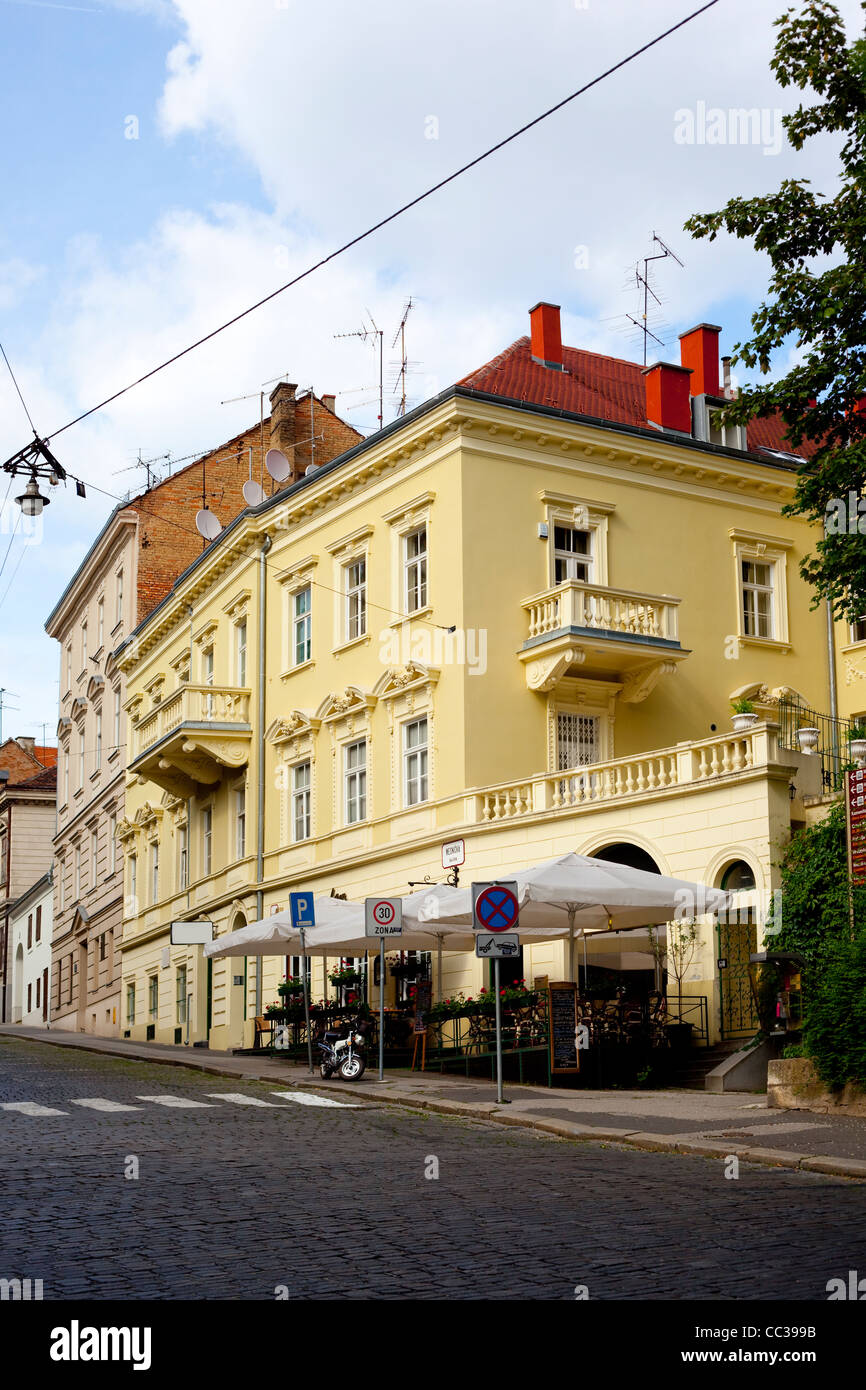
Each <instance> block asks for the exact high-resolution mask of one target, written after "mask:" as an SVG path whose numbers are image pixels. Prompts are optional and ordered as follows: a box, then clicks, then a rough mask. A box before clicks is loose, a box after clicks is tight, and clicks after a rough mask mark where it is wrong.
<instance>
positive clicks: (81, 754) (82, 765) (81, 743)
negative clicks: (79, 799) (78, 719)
mask: <svg viewBox="0 0 866 1390" xmlns="http://www.w3.org/2000/svg"><path fill="white" fill-rule="evenodd" d="M84 755H85V748H84V725H83V724H82V726H81V728H80V729H79V730H78V790H79V791H81V788H82V787H83V786H84V773H85V756H84Z"/></svg>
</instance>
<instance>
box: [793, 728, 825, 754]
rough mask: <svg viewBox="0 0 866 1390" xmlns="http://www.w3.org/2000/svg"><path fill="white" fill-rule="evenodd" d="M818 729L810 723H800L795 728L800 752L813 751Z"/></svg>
mask: <svg viewBox="0 0 866 1390" xmlns="http://www.w3.org/2000/svg"><path fill="white" fill-rule="evenodd" d="M819 737H820V735H819V731H818V730H817V729H816V728H814V727H813V726H812V725H811V724H801V725H800V727H799V729H798V730H797V742H798V743H799V745H800V752H801V753H814V752H815V749H816V748H817V747H818V738H819Z"/></svg>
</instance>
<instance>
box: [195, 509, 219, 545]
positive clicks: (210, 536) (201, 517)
mask: <svg viewBox="0 0 866 1390" xmlns="http://www.w3.org/2000/svg"><path fill="white" fill-rule="evenodd" d="M195 529H196V530H197V531H198V533H199V535H200V536H204V538H205V540H206V541H215V540H216V538H217V536H218V535H219V533H220V531H221V530H222V529H223V528H222V526H221V525H220V523H219V518H218V517H216V516H214V514H213V512H212V511H211V510H210V508H209V507H202V508H201V509H200V511H197V512H196V514H195Z"/></svg>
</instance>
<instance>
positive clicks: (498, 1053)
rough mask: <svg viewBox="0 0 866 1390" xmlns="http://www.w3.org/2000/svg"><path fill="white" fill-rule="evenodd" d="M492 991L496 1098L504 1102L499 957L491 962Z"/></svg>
mask: <svg viewBox="0 0 866 1390" xmlns="http://www.w3.org/2000/svg"><path fill="white" fill-rule="evenodd" d="M493 991H494V993H495V995H496V1100H497V1103H498V1104H499V1105H504V1104H505V1097H504V1096H503V1094H502V1001H501V1000H500V998H499V957H498V956H497V957H496V959H495V960H494V962H493Z"/></svg>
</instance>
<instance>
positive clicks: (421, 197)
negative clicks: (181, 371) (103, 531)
mask: <svg viewBox="0 0 866 1390" xmlns="http://www.w3.org/2000/svg"><path fill="white" fill-rule="evenodd" d="M718 3H719V0H706V3H705V4H703V5H701V6H700V7H699V8H698V9H696V10H693V11H692V12H691V14H688V15H686V16H685V17H684V18H683V19H680V20H678V21H677V23H676V24H671V25H670V26H669V27H668V28H667V29H665V30H664V31H663V32H662V33H660V34H657V35H656V36H655V38H653V39H650V40H648V42H647V43H645V44H642V45H641V46H640V48H636V49H635V50H634V51H633V52H632V53H629V54H628V55H627V56H626V57H625V58H621V59H620V60H619V62H618V63H614V64H613V66H612V67H609V68H606V69H605V71H604V72H602V73H599V74H598V76H597V77H593V78H592V79H591V81H589V82H585V83H584V84H583V86H582V87H578V88H577V90H576V91H574V92H571V93H570V94H569V95H568V96H566V97H563V98H562V100H561V101H558V102H556V103H555V104H554V105H553V106H549V107H548V108H547V110H546V111H542V112H541V114H540V115H538V116H535V117H534V118H533V119H532V120H531V121H527V122H526V123H525V124H524V125H522V126H520V127H519V128H518V129H517V130H514V131H512V133H511V134H510V135H506V136H505V137H504V139H502V140H498V141H497V142H496V144H495V145H491V146H490V147H489V149H486V150H484V151H482V153H481V154H479V155H476V156H475V158H474V159H470V160H469V161H468V162H467V163H466V164H463V165H461V167H460V168H459V169H455V170H454V171H453V173H451V174H448V175H447V176H446V177H445V178H443V179H440V180H439V181H438V182H437V183H434V184H432V185H431V186H430V187H429V188H428V189H426V190H425V191H424V192H423V193H419V194H418V195H417V196H416V197H415V198H411V199H410V200H409V202H407V203H403V205H402V206H401V207H399V208H397V209H396V210H395V211H394V212H391V213H389V214H388V216H387V217H382V218H380V219H379V221H378V222H374V223H373V225H372V226H371V227H368V228H367V230H366V231H364V232H359V233H358V235H357V236H354V237H352V238H351V239H350V240H349V241H346V242H344V243H343V245H342V246H338V247H337V249H336V250H334V251H331V252H329V254H328V255H327V256H322V258H321V259H320V260H318V261H316V262H315V263H314V264H313V265H311V266H308V267H307V269H306V270H303V271H301V273H300V274H299V275H296V276H294V277H293V279H291V280H287V281H286V283H285V284H284V285H279V286H278V287H277V289H275V290H271V292H270V294H266V295H265V296H264V298H262V299H259V300H257V301H256V302H255V304H250V305H249V306H248V307H247V308H246V309H242V310H241V312H240V313H238V314H235V315H234V316H233V317H232V318H230V319H227V320H226V322H225V323H222V324H220V325H219V327H218V328H214V329H212V330H211V332H210V333H205V334H204V336H203V337H201V338H197V339H196V341H195V342H193V343H190V344H189V345H188V346H187V347H185V348H182V349H181V350H180V351H179V352H176V353H174V354H173V355H172V356H171V357H167V358H166V359H165V361H164V362H160V363H159V365H158V366H156V367H152V368H151V369H150V371H148V372H145V373H144V375H143V376H140V377H138V378H137V379H136V380H135V381H131V382H130V383H129V384H128V385H127V386H123V387H121V389H120V390H119V391H114V392H113V393H112V394H111V395H110V396H106V397H105V399H104V400H102V401H100V402H99V403H98V404H97V405H93V406H91V407H90V408H89V410H84V411H82V412H81V414H80V415H76V416H75V417H74V419H72V420H68V421H67V422H66V424H65V425H61V426H60V427H59V428H58V429H56V430H53V431H52V433H51V434H49V435H46V437H45V439H46V442H47V441H48V440H52V439H56V438H57V436H58V435H60V434H63V433H64V432H65V431H66V430H68V429H71V428H72V426H73V425H77V424H80V422H81V421H82V420H86V419H87V418H88V416H90V415H95V414H96V413H97V411H99V410H104V408H105V407H106V406H107V405H111V403H112V402H113V401H116V400H119V398H120V397H121V396H125V395H126V393H127V392H128V391H132V390H134V389H135V387H136V386H141V385H142V383H143V382H145V381H149V380H150V378H151V377H153V376H156V375H157V373H158V372H162V371H164V370H165V368H166V367H170V366H171V365H172V364H173V363H175V362H178V361H180V359H181V358H182V357H186V356H187V355H188V353H190V352H194V351H195V349H196V348H199V347H201V346H202V345H203V344H204V343H207V342H210V340H211V339H212V338H215V337H217V335H218V334H219V333H223V332H225V330H226V329H227V328H232V327H233V326H234V325H235V324H236V323H240V321H241V320H242V319H245V318H246V317H247V316H248V315H249V314H252V313H254V312H255V311H256V309H261V308H262V307H263V305H265V304H269V303H270V301H271V300H272V299H276V298H277V296H278V295H281V294H284V293H285V291H286V290H289V289H291V288H292V287H293V286H294V285H297V284H299V283H300V282H301V281H302V280H305V279H307V277H308V276H310V275H312V274H313V273H314V272H315V271H317V270H321V268H322V266H325V265H327V264H328V263H329V262H330V261H333V260H336V259H337V257H338V256H342V255H344V254H345V252H346V251H350V250H351V249H352V247H353V246H358V245H359V244H360V243H361V242H362V241H366V239H367V238H368V237H370V236H372V235H373V233H374V232H378V231H380V230H381V229H382V227H387V226H388V224H389V223H391V222H395V221H396V220H397V218H398V217H402V216H403V214H404V213H406V212H409V211H410V210H411V209H412V208H415V207H417V206H418V205H419V203H423V202H424V201H425V200H426V199H427V198H430V197H432V195H433V194H434V193H438V192H439V190H440V189H442V188H446V187H447V186H448V184H450V183H454V182H455V180H456V179H459V178H460V177H461V176H462V175H463V174H466V173H468V172H469V170H470V169H474V168H476V166H477V165H479V164H482V163H483V162H484V160H486V159H489V158H490V157H491V155H494V154H496V153H497V152H498V151H499V150H502V149H504V148H505V147H506V145H510V144H511V143H512V142H513V141H515V140H517V139H519V138H520V136H521V135H525V134H526V132H527V131H529V130H532V129H533V128H534V127H535V126H537V125H540V124H541V123H542V121H546V120H547V119H548V118H549V117H550V116H553V115H555V114H556V112H557V111H561V110H562V109H563V107H565V106H568V105H569V104H570V103H571V102H572V101H575V100H576V99H577V97H579V96H583V95H584V93H586V92H588V91H590V90H591V89H592V88H593V87H597V86H598V85H599V84H600V83H601V82H604V81H605V80H606V79H607V78H608V77H612V76H613V74H614V73H615V72H619V71H620V69H621V68H624V67H627V66H628V64H629V63H633V62H634V60H635V59H636V58H639V57H641V55H642V54H644V53H648V52H649V50H650V49H651V48H655V47H656V45H657V44H659V43H661V42H662V41H663V40H664V39H667V38H669V37H670V36H671V34H675V33H676V32H677V30H679V29H683V28H685V26H686V25H687V24H691V22H692V20H695V19H697V18H698V17H699V16H700V15H702V14H705V13H706V11H707V10H711V9H713V7H714V6H715V5H717V4H718Z"/></svg>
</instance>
